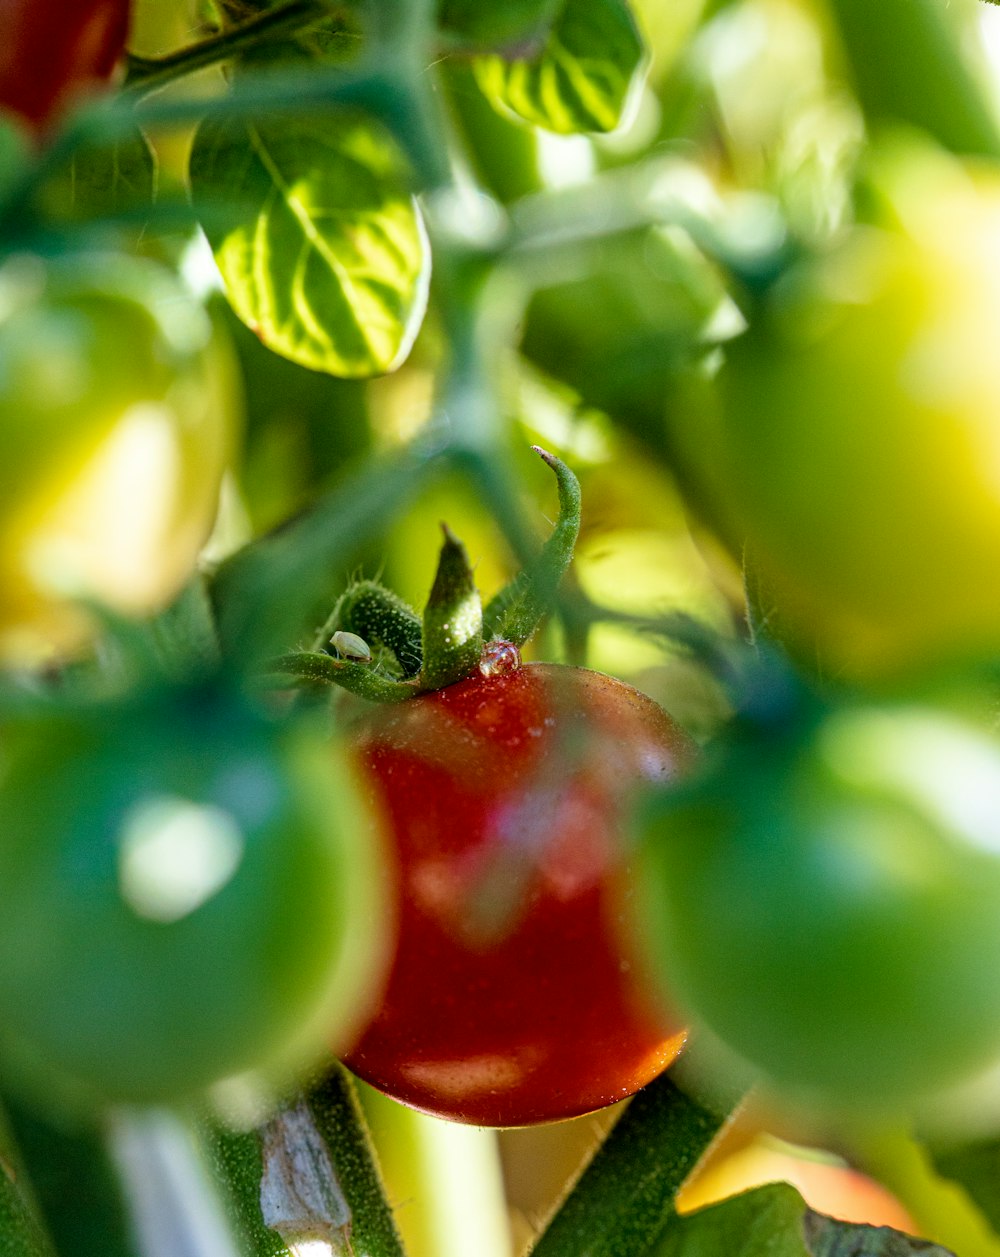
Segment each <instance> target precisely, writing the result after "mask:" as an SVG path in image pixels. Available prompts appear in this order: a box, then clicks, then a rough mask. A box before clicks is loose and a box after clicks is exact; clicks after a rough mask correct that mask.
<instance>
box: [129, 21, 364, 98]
mask: <svg viewBox="0 0 1000 1257" xmlns="http://www.w3.org/2000/svg"><path fill="white" fill-rule="evenodd" d="M352 7H353V6H351V5H349V4H340V5H334V4H331V3H330V0H287V3H285V4H282V5H279V6H277V7H276V8H273V9H265V10H264V11H263V12H262V13H258V14H256V15H254V16H253V17H251V18H249V19H247V20H246V21H245V22H241V23H240V24H239V25H238V26H234V27H232V28H231V29H229V30H225V31H220V32H219V33H218V34H215V35H209V36H208V37H207V38H206V39H202V40H199V41H198V42H197V43H195V44H188V45H187V46H186V47H184V48H179V49H178V50H177V51H176V52H172V53H170V54H169V55H167V56H165V57H140V56H137V55H135V54H134V53H133V54H130V55H129V57H128V63H127V64H128V70H127V73H126V77H125V89H124V90H125V91H126V92H127V93H129V94H131V95H132V96H134V97H142V96H145V95H146V94H147V93H149V92H153V91H157V90H158V89H159V88H161V87H164V86H166V84H167V83H172V82H173V81H174V80H175V79H179V78H183V77H184V76H185V75H188V74H193V73H194V72H195V71H196V70H204V69H205V68H206V67H208V66H212V65H218V64H219V62H221V61H228V60H230V59H231V58H232V57H235V56H237V55H238V54H239V53H241V52H245V51H246V50H247V49H248V48H253V47H255V46H256V45H257V44H261V43H270V42H271V41H272V40H275V39H277V38H278V37H279V36H281V35H288V34H292V33H294V32H296V31H300V30H302V29H304V28H305V27H308V26H312V25H314V24H315V23H316V22H319V21H324V20H326V21H335V20H337V19H338V18H342V17H344V16H346V15H347V14H348V13H350V12H351V10H352Z"/></svg>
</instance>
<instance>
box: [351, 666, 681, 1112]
mask: <svg viewBox="0 0 1000 1257" xmlns="http://www.w3.org/2000/svg"><path fill="white" fill-rule="evenodd" d="M494 646H495V644H494ZM513 649H514V648H513V647H511V648H510V650H512V651H513ZM514 654H515V656H516V651H515V652H514ZM511 663H512V661H511V660H509V659H508V662H507V667H508V668H511ZM358 755H359V758H360V761H361V763H362V764H363V766H364V769H365V775H366V778H367V780H368V782H369V789H370V791H371V793H372V795H373V797H374V799H375V801H376V803H377V804H378V805H379V806H381V807H382V808H383V809H384V810H385V812H386V814H387V816H388V818H389V825H390V831H391V834H392V838H393V849H394V851H395V855H396V858H397V861H398V864H399V876H400V881H401V891H400V894H401V898H400V926H399V940H398V943H397V947H396V953H395V959H394V961H393V967H392V970H391V974H390V977H389V983H388V987H387V989H386V992H385V995H384V996H383V998H382V1002H381V1004H380V1006H379V1010H378V1012H377V1014H376V1016H375V1018H374V1020H373V1021H372V1022H371V1024H370V1025H369V1026H368V1027H367V1029H366V1030H365V1032H364V1034H363V1035H362V1036H361V1038H360V1040H359V1041H358V1042H357V1043H356V1044H355V1045H354V1046H353V1047H352V1048H351V1050H350V1051H349V1052H348V1053H347V1055H346V1056H345V1057H344V1060H345V1062H346V1063H347V1064H348V1065H349V1066H350V1067H351V1069H353V1070H354V1071H355V1072H356V1073H358V1074H360V1075H361V1077H363V1078H365V1079H366V1080H367V1081H368V1082H370V1083H372V1084H374V1085H375V1086H376V1087H378V1088H379V1089H380V1090H382V1091H385V1092H386V1093H387V1094H389V1095H391V1096H393V1097H394V1098H396V1099H399V1100H403V1101H404V1102H406V1103H407V1104H412V1105H414V1106H415V1107H417V1108H420V1109H423V1110H424V1111H425V1112H429V1113H434V1114H437V1115H440V1116H444V1117H450V1118H455V1119H458V1120H460V1121H465V1122H472V1123H477V1124H480V1125H490V1126H522V1125H527V1124H529V1123H532V1122H542V1121H552V1120H554V1119H557V1118H564V1117H570V1116H573V1115H574V1114H578V1113H586V1112H589V1111H590V1110H592V1109H596V1108H600V1107H602V1106H604V1105H606V1104H611V1103H613V1102H614V1101H615V1100H620V1099H622V1098H623V1097H624V1096H627V1095H631V1094H632V1092H633V1091H635V1090H637V1089H638V1088H639V1087H641V1086H642V1085H643V1084H644V1083H646V1082H648V1081H649V1079H650V1078H652V1077H654V1076H655V1075H656V1074H658V1073H659V1072H660V1071H661V1070H662V1069H664V1068H665V1067H666V1066H667V1065H668V1064H669V1063H670V1061H671V1060H672V1059H673V1057H674V1056H675V1055H676V1053H677V1052H678V1050H679V1049H680V1046H681V1044H682V1042H683V1039H684V1032H683V1030H682V1028H681V1026H680V1024H679V1023H678V1021H677V1020H676V1018H674V1017H672V1016H667V1017H661V1016H660V1015H659V1014H658V1013H657V1012H656V1010H655V1009H654V1006H653V1004H652V1003H651V1001H650V1000H649V998H648V996H647V993H646V986H645V982H644V974H643V973H642V972H641V971H640V970H639V968H638V966H637V964H636V962H635V960H634V958H633V956H632V952H631V950H630V948H629V946H628V940H627V938H626V932H625V929H624V927H623V925H622V921H621V916H622V901H623V899H626V898H627V897H628V896H629V895H630V894H631V883H630V876H629V870H628V866H627V860H626V852H625V848H624V834H623V822H624V809H625V807H626V801H627V799H628V797H629V796H630V794H631V793H632V792H633V791H634V790H635V789H637V788H638V787H640V786H641V785H642V784H643V783H649V782H663V781H667V780H671V779H672V778H673V777H674V776H675V775H676V773H677V772H678V771H679V769H680V768H682V767H683V766H684V765H686V763H687V762H688V760H689V759H690V756H691V745H690V743H689V741H688V739H687V737H686V736H685V735H684V734H683V733H682V732H681V731H680V730H679V729H678V727H677V726H676V725H675V724H673V723H672V722H671V721H670V720H669V719H668V718H667V717H666V715H664V713H663V712H662V711H661V710H660V708H658V707H657V705H656V704H655V703H654V702H652V700H651V699H649V698H647V697H646V696H645V695H643V694H640V693H639V692H638V691H637V690H634V689H632V688H631V687H630V686H627V685H624V684H623V683H622V682H620V681H616V680H615V679H614V678H612V677H607V676H603V675H601V674H599V673H595V672H589V671H586V670H584V669H577V668H568V667H565V666H556V665H546V664H526V665H524V666H518V664H516V663H515V664H514V666H513V667H512V668H511V670H503V671H500V672H498V673H497V674H495V675H491V676H474V677H471V678H469V679H468V680H465V681H460V682H458V683H457V684H454V685H450V686H447V687H446V688H444V689H441V690H438V691H436V692H433V693H429V694H424V695H423V696H421V697H419V698H415V699H412V700H409V701H407V702H405V703H403V704H401V705H399V706H398V707H392V708H391V709H389V711H388V713H386V712H385V711H381V712H380V713H379V715H378V716H377V717H374V718H371V719H369V720H368V721H366V722H365V725H364V726H363V728H362V731H361V733H360V741H359V750H358Z"/></svg>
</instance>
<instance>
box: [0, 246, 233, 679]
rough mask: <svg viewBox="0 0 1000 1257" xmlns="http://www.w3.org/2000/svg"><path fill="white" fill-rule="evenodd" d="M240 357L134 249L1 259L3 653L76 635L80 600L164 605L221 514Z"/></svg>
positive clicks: (32, 652) (28, 653) (67, 645)
mask: <svg viewBox="0 0 1000 1257" xmlns="http://www.w3.org/2000/svg"><path fill="white" fill-rule="evenodd" d="M233 437H234V406H233V387H232V381H231V379H230V373H229V371H228V360H227V358H226V355H225V353H224V351H223V347H222V346H221V345H220V344H219V343H218V342H217V341H216V339H215V336H214V333H213V329H212V326H211V324H210V322H209V320H208V318H207V316H206V315H205V312H204V311H203V310H202V309H201V307H200V306H199V305H198V304H197V303H196V302H195V301H193V300H192V299H191V297H190V296H189V295H188V294H187V292H186V291H185V289H184V288H183V287H182V286H181V285H180V284H179V283H178V281H177V280H175V279H174V277H173V276H172V275H171V274H170V273H169V272H167V271H165V270H163V269H162V268H161V267H159V266H157V265H155V264H154V263H152V262H147V261H143V260H139V259H135V258H130V257H126V256H121V255H85V256H80V257H67V258H60V259H54V260H48V261H44V262H43V261H42V260H41V259H39V258H34V257H23V256H19V257H15V258H13V259H11V260H10V261H8V262H7V263H6V264H5V265H4V267H3V268H2V269H0V528H2V532H3V538H4V542H3V547H2V549H0V656H4V657H6V658H8V659H11V658H14V659H18V660H37V659H44V658H45V657H47V656H50V655H52V654H54V653H60V652H64V651H66V650H71V649H73V648H74V647H76V646H77V645H78V644H79V643H80V642H81V641H82V640H83V639H84V638H85V636H86V632H87V620H86V618H85V617H84V616H83V614H82V613H81V612H80V610H79V609H78V608H77V607H75V606H74V605H73V603H74V601H75V600H85V601H96V602H101V603H104V604H106V605H108V606H110V607H112V608H114V609H115V610H117V611H120V612H122V613H125V614H141V613H143V612H147V611H149V610H152V609H154V608H156V607H158V606H160V605H162V604H163V603H164V602H165V601H166V600H168V599H169V598H170V597H171V596H172V595H173V594H174V593H175V592H176V591H177V590H178V589H179V587H180V585H181V584H182V583H183V582H184V580H185V579H186V578H187V577H188V575H189V574H190V572H191V570H192V568H193V566H194V563H195V560H196V557H197V554H198V551H199V550H200V548H201V546H202V545H203V544H204V542H205V539H206V537H207V536H208V533H209V530H210V529H211V526H212V523H213V521H214V518H215V513H216V509H217V502H218V492H219V485H220V481H221V478H222V473H223V470H224V468H225V466H226V463H227V461H228V459H229V457H230V454H231V450H232V444H233Z"/></svg>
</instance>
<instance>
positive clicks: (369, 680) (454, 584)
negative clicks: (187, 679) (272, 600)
mask: <svg viewBox="0 0 1000 1257" xmlns="http://www.w3.org/2000/svg"><path fill="white" fill-rule="evenodd" d="M533 448H534V450H535V453H536V454H538V455H539V457H540V458H541V459H542V460H543V461H544V462H545V463H546V464H547V465H548V466H549V467H550V468H551V469H552V471H553V472H554V474H555V477H556V483H557V486H558V493H559V513H558V516H557V518H556V522H555V526H554V528H553V530H552V533H551V535H550V537H549V538H548V540H547V541H546V542H545V544H544V545H543V546H542V547H541V549H540V550H539V552H538V554H537V555H536V556H535V557H534V559H533V560H531V561H530V562H529V563H528V564H527V565H526V566H525V567H524V569H523V570H522V571H521V572H519V573H518V574H517V575H516V576H515V577H514V578H513V580H511V581H510V583H509V584H507V585H505V586H504V588H503V589H501V590H500V591H499V592H498V593H497V594H496V595H495V596H494V597H493V598H492V599H490V601H489V602H488V603H487V604H486V606H485V607H484V606H483V604H482V601H481V599H480V596H479V591H478V589H477V588H476V584H475V578H474V575H473V571H472V565H471V563H470V562H469V556H468V554H467V553H466V550H465V547H464V545H463V544H462V542H461V541H460V540H459V539H458V538H457V537H456V536H455V535H454V534H453V533H452V532H451V530H450V529H449V528H448V526H447V525H446V524H442V531H443V533H444V541H443V544H442V546H441V552H440V556H439V559H438V567H437V573H436V575H435V578H434V583H433V586H432V588H431V592H430V596H429V598H428V601H427V606H426V608H425V609H424V614H423V617H421V616H419V615H418V614H417V613H416V611H414V610H413V609H412V607H409V606H407V605H406V603H405V602H403V600H402V599H401V598H399V597H398V596H397V595H396V594H394V593H393V592H392V591H391V590H389V589H386V588H385V587H384V586H382V585H380V584H379V583H378V582H377V581H373V580H359V581H356V582H354V583H353V584H352V585H351V586H350V587H349V588H348V589H347V590H346V591H345V593H344V594H342V595H341V597H340V598H339V599H338V601H337V604H336V606H335V607H334V609H333V611H332V613H331V615H330V617H329V619H328V620H327V621H326V623H325V624H324V625H323V627H322V628H321V629H320V630H319V632H318V633H317V635H316V640H315V642H314V643H313V648H312V650H307V651H305V650H304V651H295V652H293V653H291V654H287V655H283V656H281V657H280V658H278V659H274V660H272V661H271V664H270V667H271V669H272V671H273V673H274V674H275V675H276V679H277V678H280V681H279V683H281V684H287V678H288V677H289V676H291V677H295V678H297V679H298V680H300V681H302V682H304V683H305V684H307V685H310V684H312V685H315V684H317V683H319V684H332V685H337V686H340V687H341V688H342V689H346V690H349V691H350V692H351V693H353V694H356V695H358V696H359V697H360V698H364V699H367V700H369V701H371V702H380V703H396V702H400V701H402V700H405V699H408V698H414V697H416V696H417V695H419V694H426V693H428V692H431V691H435V690H440V689H444V688H445V687H446V686H448V685H454V684H455V683H456V682H458V681H463V680H466V679H467V678H469V677H473V676H477V675H479V676H483V677H490V676H497V675H501V674H504V673H508V672H513V671H516V670H517V669H518V668H519V667H520V666H521V656H520V648H521V646H523V645H524V643H525V642H526V641H527V640H528V638H529V637H530V636H531V635H532V633H534V631H535V630H536V628H537V627H538V625H539V623H540V622H541V620H542V619H543V618H544V617H545V616H546V615H547V614H548V613H549V612H550V611H551V610H552V608H553V606H554V604H555V601H556V594H557V591H558V588H559V583H560V581H561V580H562V577H563V574H564V573H565V571H566V569H567V568H568V567H569V564H570V562H571V561H572V558H573V549H574V546H575V544H576V538H577V534H578V533H579V530H580V485H579V482H578V480H577V478H576V476H574V474H573V473H572V471H570V469H569V468H568V467H567V466H566V464H565V463H564V462H562V461H561V460H560V459H558V458H556V457H555V456H554V455H552V454H549V453H548V452H547V451H545V450H542V449H539V447H538V446H534V447H533Z"/></svg>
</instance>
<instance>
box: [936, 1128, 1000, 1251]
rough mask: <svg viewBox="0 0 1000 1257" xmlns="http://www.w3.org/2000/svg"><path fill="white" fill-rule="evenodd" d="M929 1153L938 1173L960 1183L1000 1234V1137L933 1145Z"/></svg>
mask: <svg viewBox="0 0 1000 1257" xmlns="http://www.w3.org/2000/svg"><path fill="white" fill-rule="evenodd" d="M931 1156H932V1159H933V1161H934V1167H935V1169H936V1170H937V1171H938V1173H939V1174H942V1175H944V1177H945V1178H949V1179H952V1180H953V1181H954V1182H956V1183H961V1185H962V1186H963V1187H964V1188H965V1190H966V1191H967V1192H968V1194H969V1195H970V1196H971V1197H972V1199H973V1200H974V1201H975V1202H976V1204H977V1205H978V1207H979V1208H980V1209H981V1210H982V1212H983V1214H984V1216H985V1217H986V1219H987V1220H988V1221H989V1223H990V1225H991V1226H992V1227H993V1229H994V1230H995V1231H997V1233H998V1234H1000V1139H995V1138H994V1139H986V1140H982V1141H979V1142H976V1143H970V1144H965V1145H963V1146H960V1147H956V1148H947V1149H942V1150H936V1149H932V1150H931Z"/></svg>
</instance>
